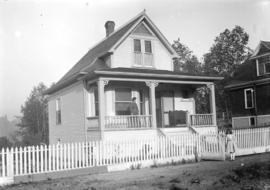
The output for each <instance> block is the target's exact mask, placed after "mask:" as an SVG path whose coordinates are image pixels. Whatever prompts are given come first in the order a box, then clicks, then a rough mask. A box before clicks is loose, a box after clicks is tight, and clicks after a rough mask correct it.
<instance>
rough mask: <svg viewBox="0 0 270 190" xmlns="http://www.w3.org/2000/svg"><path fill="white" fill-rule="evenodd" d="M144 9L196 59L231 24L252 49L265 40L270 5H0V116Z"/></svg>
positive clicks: (71, 0)
mask: <svg viewBox="0 0 270 190" xmlns="http://www.w3.org/2000/svg"><path fill="white" fill-rule="evenodd" d="M144 9H146V14H147V15H148V16H149V17H150V19H151V20H152V21H153V22H154V23H155V24H156V26H157V27H158V28H159V29H160V31H161V32H162V33H163V34H164V35H165V36H166V38H167V39H168V41H169V42H170V43H172V42H173V41H174V40H177V39H178V38H180V41H181V42H182V43H184V44H185V45H186V46H188V47H189V48H190V49H191V50H192V51H193V53H194V54H195V55H196V56H197V57H198V58H202V56H203V54H205V53H207V52H208V51H209V49H210V47H211V45H212V44H213V42H214V39H215V37H216V36H218V35H219V34H220V33H221V32H223V31H224V30H225V29H226V28H228V29H232V28H234V26H235V25H239V26H241V27H243V28H244V29H245V31H246V32H247V33H248V34H249V36H250V39H249V44H248V45H249V47H250V48H252V49H255V48H256V46H257V45H258V43H259V41H260V40H265V41H270V24H269V23H270V22H269V21H270V0H166V1H165V0H92V1H90V0H51V1H49V0H0V116H1V115H7V116H8V118H9V119H13V118H14V116H19V115H21V113H20V110H21V105H23V104H24V102H25V101H26V99H27V97H28V96H29V94H30V92H31V90H32V88H33V87H34V86H36V85H38V84H39V83H40V82H43V83H44V84H45V85H47V86H50V85H51V84H52V83H53V82H57V81H58V80H59V79H60V78H61V77H62V76H63V75H64V74H65V73H66V72H67V71H68V70H69V69H70V68H71V67H72V66H73V65H74V64H75V63H76V62H77V61H78V60H79V59H80V58H81V57H82V56H83V55H84V54H85V53H86V52H87V51H88V50H89V48H91V47H92V46H93V45H94V44H96V43H97V42H98V41H100V40H101V39H103V38H104V37H105V28H104V24H105V22H106V21H107V20H113V21H115V23H116V29H117V28H118V27H120V26H121V25H123V24H125V23H126V22H127V21H128V20H130V19H131V18H133V17H135V16H136V15H137V14H139V13H140V12H141V11H143V10H144Z"/></svg>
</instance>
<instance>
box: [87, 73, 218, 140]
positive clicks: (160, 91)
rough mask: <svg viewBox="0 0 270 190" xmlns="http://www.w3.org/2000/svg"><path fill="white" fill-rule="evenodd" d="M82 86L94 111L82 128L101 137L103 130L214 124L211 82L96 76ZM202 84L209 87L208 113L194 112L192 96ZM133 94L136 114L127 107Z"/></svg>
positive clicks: (212, 85)
mask: <svg viewBox="0 0 270 190" xmlns="http://www.w3.org/2000/svg"><path fill="white" fill-rule="evenodd" d="M86 85H87V86H86V89H87V91H88V92H90V98H88V99H89V100H90V102H92V103H90V105H92V106H89V110H90V112H91V113H92V114H95V115H92V116H91V115H90V116H89V117H88V118H87V127H86V128H87V130H88V131H89V130H90V131H91V130H93V129H96V130H98V131H100V132H101V138H102V133H103V132H104V131H117V130H118V131H125V130H143V129H145V130H147V129H148V130H149V129H153V130H156V129H157V128H187V127H215V126H217V125H216V108H215V96H214V94H215V90H214V84H213V82H201V81H175V80H160V79H159V80H149V79H145V80H144V79H132V78H99V79H98V80H95V81H89V82H88V83H87V84H86ZM202 86H206V87H208V88H209V90H210V96H209V98H210V100H209V102H210V105H209V107H210V113H204V114H197V113H196V109H195V99H194V96H193V95H194V91H195V90H196V88H199V87H202ZM93 89H94V90H93ZM119 89H120V90H119ZM128 89H129V90H128ZM91 94H92V96H91ZM133 97H136V104H137V106H138V111H139V113H138V114H136V115H133V114H131V113H130V111H129V110H128V109H129V105H130V104H131V99H132V98H133ZM94 107H95V108H94Z"/></svg>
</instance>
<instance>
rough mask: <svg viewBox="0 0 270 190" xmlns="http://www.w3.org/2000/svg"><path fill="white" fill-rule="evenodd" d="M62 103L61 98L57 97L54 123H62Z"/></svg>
mask: <svg viewBox="0 0 270 190" xmlns="http://www.w3.org/2000/svg"><path fill="white" fill-rule="evenodd" d="M61 110H62V103H61V98H60V97H59V98H57V99H56V101H55V114H56V115H55V119H56V125H61V124H62V111H61Z"/></svg>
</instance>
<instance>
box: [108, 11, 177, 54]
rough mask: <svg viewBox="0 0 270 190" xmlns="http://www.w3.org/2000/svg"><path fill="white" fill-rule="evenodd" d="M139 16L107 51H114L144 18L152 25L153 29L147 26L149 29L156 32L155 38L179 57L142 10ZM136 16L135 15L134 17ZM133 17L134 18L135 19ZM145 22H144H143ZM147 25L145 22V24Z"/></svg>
mask: <svg viewBox="0 0 270 190" xmlns="http://www.w3.org/2000/svg"><path fill="white" fill-rule="evenodd" d="M139 16H142V18H141V19H139V20H138V21H137V22H136V23H135V24H134V25H133V27H131V28H130V29H129V30H128V31H127V32H126V33H125V35H123V36H122V38H120V39H119V40H118V42H117V43H115V45H114V46H112V48H111V49H110V50H109V52H112V53H113V52H114V51H115V49H116V48H117V47H118V46H119V45H120V44H121V43H122V42H123V41H124V40H125V39H126V38H127V37H128V35H130V34H131V32H132V31H133V30H134V29H135V28H136V27H137V26H138V25H139V23H141V22H142V21H143V20H144V19H145V21H146V22H148V24H149V25H150V27H152V28H153V29H150V28H149V27H148V28H149V30H150V31H152V32H154V33H156V35H155V36H157V38H158V39H159V40H160V41H161V42H162V44H163V45H164V46H165V47H166V48H167V49H168V50H169V52H170V53H171V54H172V56H173V57H179V55H178V54H177V53H176V51H175V50H174V49H173V47H172V46H171V44H170V43H169V41H168V40H167V39H166V38H165V36H164V35H163V34H162V33H161V32H160V30H159V29H158V28H157V26H156V25H155V24H154V23H153V22H152V21H151V20H150V18H149V17H148V16H147V15H146V14H145V11H143V12H142V13H141V15H139ZM135 18H137V17H135ZM135 18H134V19H135ZM144 23H145V22H144ZM145 25H147V24H145Z"/></svg>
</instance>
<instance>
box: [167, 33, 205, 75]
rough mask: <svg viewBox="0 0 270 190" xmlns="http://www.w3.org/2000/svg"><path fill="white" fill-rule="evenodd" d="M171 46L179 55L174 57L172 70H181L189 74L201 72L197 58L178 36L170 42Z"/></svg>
mask: <svg viewBox="0 0 270 190" xmlns="http://www.w3.org/2000/svg"><path fill="white" fill-rule="evenodd" d="M172 47H173V48H174V50H175V51H176V52H177V54H178V55H179V57H178V58H176V59H174V70H175V71H183V72H187V73H191V74H198V73H200V72H201V63H200V62H199V61H198V58H197V57H196V56H195V55H193V54H192V51H191V50H190V49H189V48H188V47H187V46H185V45H184V44H182V43H181V42H180V39H179V38H178V39H177V40H175V41H174V42H173V44H172Z"/></svg>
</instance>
